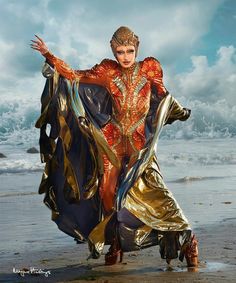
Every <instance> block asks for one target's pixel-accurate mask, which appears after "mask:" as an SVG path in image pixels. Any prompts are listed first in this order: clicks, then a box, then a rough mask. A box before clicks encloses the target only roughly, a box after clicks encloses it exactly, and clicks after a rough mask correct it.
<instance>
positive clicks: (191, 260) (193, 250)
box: [184, 235, 198, 267]
mask: <svg viewBox="0 0 236 283" xmlns="http://www.w3.org/2000/svg"><path fill="white" fill-rule="evenodd" d="M197 245H198V241H197V239H196V237H195V235H193V236H191V240H190V243H189V244H188V245H187V247H186V248H185V250H184V256H185V258H186V262H187V266H188V267H197V266H198V247H197Z"/></svg>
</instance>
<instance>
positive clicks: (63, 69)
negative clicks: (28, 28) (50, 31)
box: [31, 35, 110, 86]
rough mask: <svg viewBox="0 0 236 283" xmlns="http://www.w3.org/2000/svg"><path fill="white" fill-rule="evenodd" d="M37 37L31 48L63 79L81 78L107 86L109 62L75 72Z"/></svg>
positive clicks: (81, 79) (83, 80) (84, 80)
mask: <svg viewBox="0 0 236 283" xmlns="http://www.w3.org/2000/svg"><path fill="white" fill-rule="evenodd" d="M35 36H36V40H31V41H32V43H31V48H32V49H34V50H37V51H39V52H40V53H41V54H42V55H43V56H44V57H45V58H46V60H47V62H48V63H49V64H50V65H51V66H52V67H54V68H55V69H56V70H57V71H58V73H60V74H61V75H62V76H63V77H65V78H67V79H69V80H74V79H76V78H79V79H80V81H82V82H86V83H95V84H96V83H97V84H100V85H103V86H106V73H107V70H108V69H109V65H110V64H108V63H107V61H109V60H103V61H102V62H101V63H100V64H97V65H95V66H94V67H93V68H92V69H90V70H84V71H83V70H73V69H72V68H71V67H70V66H69V65H68V64H66V63H65V62H64V61H63V60H61V59H59V58H58V57H56V56H55V55H53V54H52V53H51V52H50V51H49V49H48V47H47V45H46V43H45V42H44V41H43V39H42V38H40V37H39V36H37V35H35Z"/></svg>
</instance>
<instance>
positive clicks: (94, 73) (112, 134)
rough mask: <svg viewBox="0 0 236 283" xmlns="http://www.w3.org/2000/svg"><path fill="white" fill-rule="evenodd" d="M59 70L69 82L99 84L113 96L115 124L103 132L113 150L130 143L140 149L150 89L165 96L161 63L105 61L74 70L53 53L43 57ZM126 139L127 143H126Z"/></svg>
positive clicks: (142, 142)
mask: <svg viewBox="0 0 236 283" xmlns="http://www.w3.org/2000/svg"><path fill="white" fill-rule="evenodd" d="M44 56H45V57H46V58H47V61H48V62H49V63H50V64H51V65H53V66H54V67H55V68H56V69H57V71H58V72H59V73H60V74H61V75H62V76H64V77H65V78H67V79H69V80H74V79H77V78H78V79H79V80H80V82H84V83H93V84H99V85H103V86H104V87H106V88H107V89H108V91H109V93H110V94H111V96H112V101H113V112H112V121H111V122H110V123H108V124H107V125H106V126H105V127H104V128H103V129H102V131H103V133H104V135H105V137H106V139H107V141H108V143H109V145H110V146H111V147H113V148H114V149H115V147H117V146H118V147H119V144H121V145H122V147H123V149H124V150H125V151H126V150H128V149H127V148H124V143H125V144H127V141H129V143H130V145H131V147H132V149H131V150H135V151H137V150H140V149H141V148H142V147H143V145H144V143H145V134H144V124H145V118H146V115H147V113H148V111H149V107H150V95H151V88H152V87H155V88H156V90H157V93H158V95H165V94H166V89H165V87H164V85H163V82H162V68H161V65H160V63H159V62H158V61H157V60H156V59H155V58H152V57H148V58H146V59H145V60H143V61H141V62H136V63H135V64H134V65H133V66H132V67H130V68H128V69H125V68H122V67H121V66H120V65H119V64H118V63H117V62H116V61H113V60H109V59H105V60H103V61H102V62H101V63H100V64H97V65H95V66H94V67H93V68H92V69H90V70H84V71H82V70H73V69H71V68H70V67H69V66H68V65H67V64H66V63H65V62H64V61H62V60H60V59H59V58H57V57H55V56H54V55H53V54H51V53H49V52H48V53H46V54H45V55H44ZM124 139H125V141H124Z"/></svg>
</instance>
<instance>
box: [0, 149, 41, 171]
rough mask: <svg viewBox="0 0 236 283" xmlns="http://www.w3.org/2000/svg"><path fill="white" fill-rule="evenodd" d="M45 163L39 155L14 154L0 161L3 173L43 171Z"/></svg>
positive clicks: (0, 168)
mask: <svg viewBox="0 0 236 283" xmlns="http://www.w3.org/2000/svg"><path fill="white" fill-rule="evenodd" d="M12 150H14V149H12ZM43 168H44V164H42V163H41V162H40V161H39V155H38V154H37V155H34V156H32V155H30V154H21V155H20V156H19V155H17V154H14V153H13V154H12V155H11V156H10V158H2V159H1V162H0V175H1V174H16V173H17V174H27V173H33V172H42V171H43Z"/></svg>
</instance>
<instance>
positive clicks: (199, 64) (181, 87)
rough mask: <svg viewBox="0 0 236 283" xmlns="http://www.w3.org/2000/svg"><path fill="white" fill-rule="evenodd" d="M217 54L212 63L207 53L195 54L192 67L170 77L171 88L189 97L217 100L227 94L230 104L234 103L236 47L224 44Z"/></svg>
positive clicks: (235, 96)
mask: <svg viewBox="0 0 236 283" xmlns="http://www.w3.org/2000/svg"><path fill="white" fill-rule="evenodd" d="M217 55H218V57H217V60H216V61H215V63H214V64H213V65H209V63H208V60H207V57H206V56H192V57H191V60H192V70H191V71H190V72H185V73H181V74H178V75H176V76H175V78H174V79H173V78H171V79H170V78H169V79H168V83H169V85H170V89H173V92H174V93H177V94H178V95H180V96H181V95H183V96H185V97H186V98H190V99H196V100H200V101H204V102H207V101H209V102H216V101H217V100H220V99H223V98H224V99H226V102H227V103H228V104H229V105H235V104H236V95H235V90H236V60H235V59H236V48H235V47H234V46H232V45H231V46H228V47H226V46H222V47H220V48H219V50H218V51H217Z"/></svg>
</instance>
